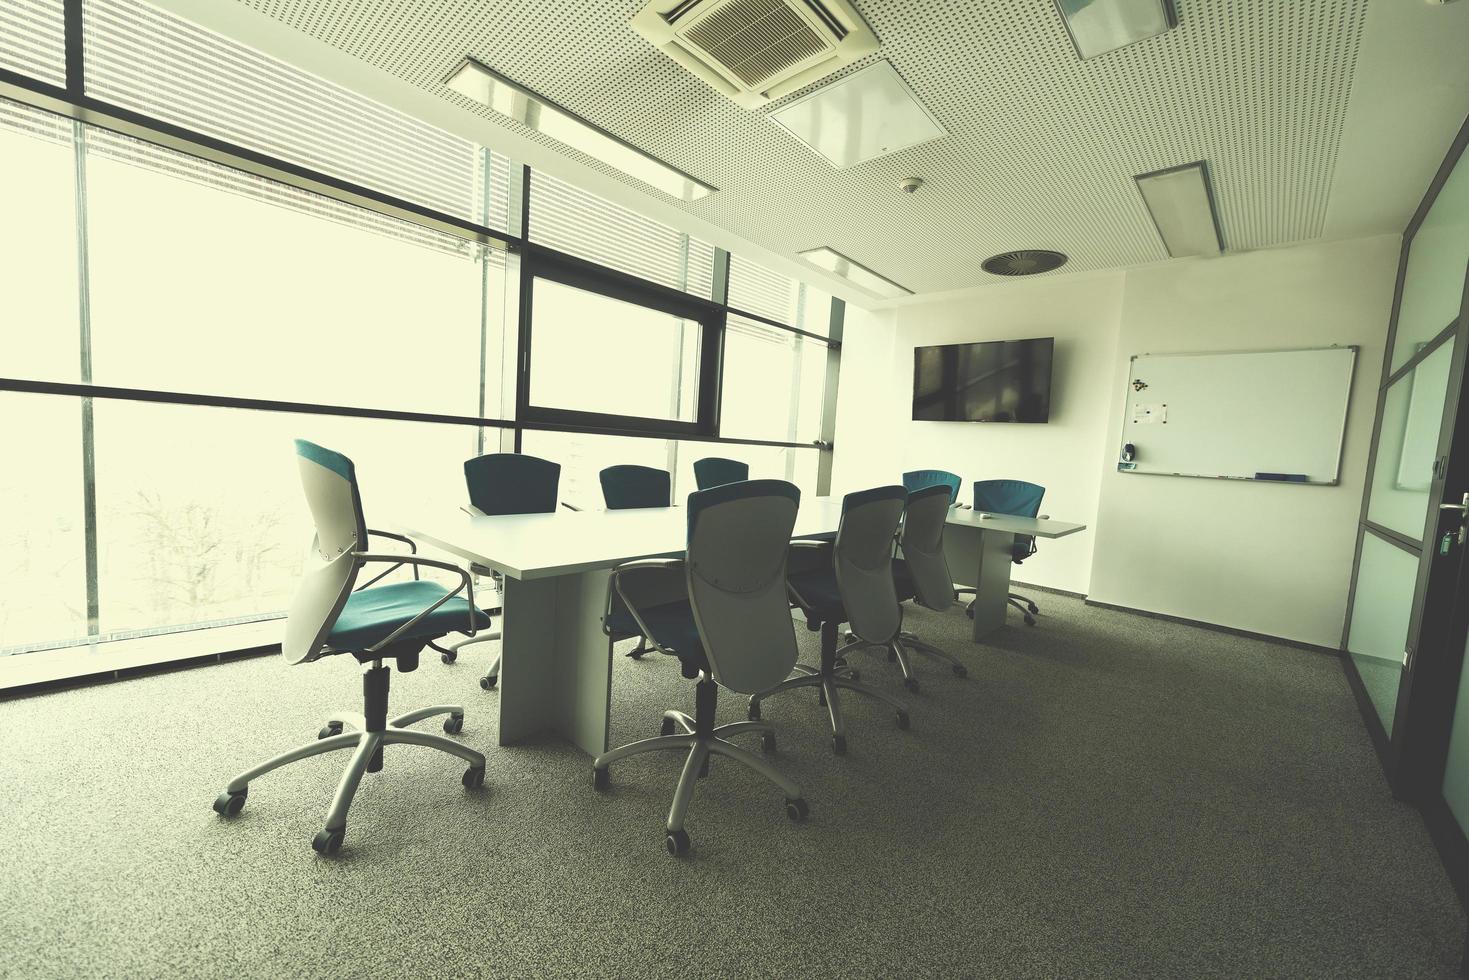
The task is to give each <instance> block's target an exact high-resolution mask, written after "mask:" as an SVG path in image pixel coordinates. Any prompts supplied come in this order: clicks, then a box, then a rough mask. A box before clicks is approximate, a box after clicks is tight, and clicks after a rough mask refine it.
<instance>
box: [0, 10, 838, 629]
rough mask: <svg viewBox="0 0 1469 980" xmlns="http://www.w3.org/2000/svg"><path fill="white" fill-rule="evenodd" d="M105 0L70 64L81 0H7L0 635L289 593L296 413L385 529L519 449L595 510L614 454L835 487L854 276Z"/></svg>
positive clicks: (158, 620) (140, 618) (302, 431)
mask: <svg viewBox="0 0 1469 980" xmlns="http://www.w3.org/2000/svg"><path fill="white" fill-rule="evenodd" d="M81 9H82V13H83V17H82V19H81V24H82V26H81V28H80V30H79V33H80V35H81V36H80V37H79V38H72V39H71V40H73V41H77V42H80V43H81V45H82V48H83V54H84V57H83V58H82V59H80V61H79V62H75V63H74V65H73V68H75V65H76V64H82V65H85V74H86V77H85V79H79V78H70V79H69V78H67V70H68V67H67V64H66V58H65V52H66V50H67V45H66V44H65V43H64V40H65V34H66V30H67V21H66V20H65V19H64V18H63V17H62V7H61V4H60V2H59V0H12V2H10V3H7V4H3V5H0V69H4V70H7V71H10V72H16V73H19V75H20V76H21V81H20V82H19V83H18V84H16V85H14V86H12V89H11V90H12V91H14V92H15V94H16V98H17V99H20V100H21V101H5V100H0V160H3V161H4V164H5V166H4V176H5V180H4V181H0V214H3V215H4V221H3V222H0V269H3V273H0V276H3V279H0V281H3V285H4V289H3V290H0V345H3V349H4V351H5V358H4V362H3V364H0V418H3V420H4V422H5V426H4V431H6V432H7V444H6V448H7V456H6V460H5V462H6V466H5V469H4V472H3V474H0V499H4V501H5V503H6V508H7V510H6V515H7V520H6V521H5V523H4V526H3V527H0V589H3V590H4V592H5V595H7V596H8V597H9V601H7V602H6V603H5V606H4V609H3V610H0V653H15V652H21V651H26V652H29V651H35V650H44V649H50V648H55V647H59V646H66V645H72V644H78V643H90V644H96V643H99V642H101V641H106V640H110V639H120V638H129V637H140V636H151V635H155V634H160V633H166V632H173V631H180V630H189V629H199V628H201V627H213V626H223V625H228V624H239V623H248V622H257V621H261V620H266V619H273V618H277V617H279V616H281V615H282V610H283V609H284V608H285V607H286V605H287V604H288V602H289V599H290V596H291V594H292V592H293V591H294V589H295V587H296V584H297V579H298V575H299V571H300V562H301V557H302V555H303V553H304V550H305V548H306V547H307V545H308V543H309V541H310V536H311V535H310V525H309V520H308V514H307V511H306V508H305V505H304V502H303V501H302V499H301V495H300V488H299V485H298V475H297V472H296V466H295V463H294V458H295V457H294V451H293V447H292V440H293V439H296V438H305V439H310V440H312V441H314V442H318V443H321V444H323V445H327V446H330V447H332V448H334V449H337V450H339V451H341V452H343V453H345V454H346V455H348V456H349V457H351V458H352V459H353V460H354V461H355V462H356V464H357V470H358V474H359V478H360V481H361V487H362V494H363V503H364V506H365V509H366V511H367V516H368V521H369V524H370V525H378V526H381V525H383V524H391V523H392V522H393V521H394V519H395V517H396V516H399V515H406V514H410V513H411V512H413V511H414V510H415V509H417V508H421V507H423V506H424V505H425V501H438V502H453V501H457V500H459V499H461V497H462V494H463V492H464V491H463V469H462V466H463V462H464V461H465V460H466V459H468V458H470V457H472V456H475V455H478V454H480V453H483V452H496V451H502V450H508V449H510V448H512V447H518V449H519V450H520V451H523V452H528V453H534V454H536V455H540V456H544V457H546V458H549V459H553V460H556V461H557V462H559V463H560V464H561V466H562V484H561V495H562V499H563V500H565V501H567V502H568V503H571V504H573V505H575V506H577V507H580V508H583V509H587V508H597V507H600V506H601V505H602V495H601V487H600V483H599V479H598V475H599V473H600V471H601V470H602V469H603V468H605V467H607V466H611V465H614V464H618V463H640V464H643V465H647V466H656V467H659V468H661V469H666V470H668V471H669V472H670V473H671V474H672V477H673V495H674V503H675V504H676V503H679V502H680V501H681V500H682V499H683V498H685V497H686V496H687V494H689V493H690V492H692V491H693V490H694V489H695V482H694V477H693V472H692V467H693V463H694V461H695V460H697V459H699V458H701V457H703V456H725V457H732V458H735V459H742V460H744V461H746V462H748V463H749V464H750V467H751V475H752V476H755V477H778V478H783V479H788V480H792V481H794V482H796V483H797V484H798V485H800V486H801V487H802V489H803V490H804V491H805V492H806V493H808V494H809V493H816V492H818V490H819V489H820V488H819V486H818V482H819V478H820V477H819V474H820V473H821V471H822V467H821V465H820V462H821V459H822V453H823V452H825V451H828V449H829V447H823V446H821V445H819V444H818V443H817V442H816V440H817V439H819V438H820V434H821V432H822V431H823V425H822V422H823V420H822V412H823V405H824V404H825V399H824V387H825V378H826V374H827V371H828V365H829V362H830V361H831V358H832V354H831V350H832V349H834V345H832V344H831V343H830V342H829V341H828V340H827V324H828V323H829V322H830V321H831V318H832V302H833V301H832V299H831V297H830V296H828V295H826V294H823V293H820V292H819V291H816V290H813V289H811V288H810V287H809V286H807V285H806V284H804V283H801V282H799V281H797V280H793V279H790V278H788V277H783V276H780V275H778V274H776V273H774V272H771V271H770V270H767V269H763V268H762V267H760V266H758V265H754V264H751V263H745V262H743V261H742V260H740V259H739V258H738V257H733V258H732V257H731V256H729V254H728V253H726V252H723V251H721V250H719V249H716V248H715V247H714V246H713V245H711V244H710V243H708V242H705V241H701V240H700V239H698V238H697V237H694V236H691V235H689V234H687V233H685V232H682V231H679V230H678V229H676V228H673V227H671V226H669V225H667V224H665V223H663V222H661V221H658V220H656V219H653V218H649V217H647V216H645V215H641V214H638V213H637V212H636V211H634V210H632V209H629V208H627V207H624V206H622V205H618V204H614V203H612V202H610V201H607V200H605V199H603V198H601V197H599V196H597V195H595V194H591V193H588V192H587V191H584V190H582V189H579V188H577V187H574V186H572V185H571V184H569V183H567V182H565V181H563V180H559V179H557V178H554V177H551V176H548V175H545V174H541V173H529V172H528V171H526V170H525V169H524V168H523V167H520V166H517V165H514V164H512V163H511V162H510V161H508V160H506V159H505V158H504V157H501V156H499V155H497V154H495V153H492V152H490V151H489V150H487V149H486V148H484V147H480V146H477V145H475V144H474V143H472V142H470V141H467V140H465V139H462V138H460V137H458V136H455V135H452V134H450V133H446V132H443V131H440V130H438V129H436V128H434V127H433V126H430V125H428V124H426V123H424V122H422V121H420V120H417V119H413V118H410V117H408V116H405V115H403V114H402V113H399V112H397V111H395V110H392V109H389V108H386V107H383V106H381V105H378V104H376V103H374V102H372V101H371V100H370V99H367V98H364V97H362V96H360V95H357V94H355V93H353V92H350V91H347V90H345V89H342V88H341V87H339V86H336V85H334V84H332V83H329V82H327V81H324V80H322V79H320V78H318V77H316V76H314V75H312V74H310V73H308V72H305V71H302V70H299V69H297V68H295V67H292V66H290V65H287V64H284V63H282V62H281V61H279V60H277V59H275V58H272V57H269V56H267V55H264V54H261V53H260V52H258V51H254V50H252V49H250V48H249V47H247V46H244V45H242V44H239V43H236V42H234V41H231V40H228V39H224V38H221V37H218V36H217V35H214V34H212V33H210V32H209V31H206V30H203V29H201V28H199V27H198V26H196V25H194V24H191V23H190V22H188V21H187V20H184V19H182V18H180V17H178V16H177V15H175V14H173V13H170V12H165V11H162V10H159V9H157V8H154V7H152V6H149V5H147V4H145V3H142V2H139V0H83V2H82V5H81ZM70 23H71V25H72V27H73V28H75V27H76V22H75V21H72V22H70ZM31 79H33V80H34V81H30V80H31ZM82 82H84V83H85V94H86V97H87V99H88V100H89V101H87V102H86V103H85V108H84V111H83V107H82V106H79V105H74V106H71V108H70V109H69V110H66V107H65V105H63V106H62V109H63V110H65V111H66V112H70V115H68V114H65V112H63V113H62V114H58V113H57V112H56V111H55V110H56V109H57V89H58V88H65V89H67V90H68V91H76V90H77V89H78V87H79V83H82ZM68 83H69V84H68ZM28 92H29V93H30V94H29V95H27V93H28ZM521 188H526V189H528V191H529V199H528V202H527V205H528V207H527V219H526V222H525V227H524V228H521V227H519V226H520V224H521V222H520V221H519V220H514V221H512V220H510V218H511V214H510V208H511V206H512V205H511V201H512V200H516V201H518V199H519V196H520V195H519V193H518V192H519V190H520V189H521ZM512 190H513V191H515V193H512ZM510 228H515V229H516V234H511V233H509V232H508V231H507V229H510ZM727 299H728V303H726V300H727ZM736 300H738V302H736ZM735 306H738V307H740V308H742V309H743V310H744V312H743V313H739V312H734V311H732V309H731V308H732V307H735ZM522 344H524V345H525V346H524V349H522ZM379 544H380V543H379V542H377V541H376V540H374V542H373V545H374V547H377V546H379ZM382 546H383V547H390V545H388V544H387V543H382ZM421 550H424V551H430V549H427V548H424V549H421ZM430 553H431V552H430ZM443 557H450V556H443ZM451 560H452V558H451ZM435 575H436V576H437V575H438V573H435ZM446 580H447V579H446ZM194 649H196V650H197V651H198V652H206V651H208V649H209V647H208V643H207V641H206V642H204V643H201V644H199V645H198V646H196V647H194Z"/></svg>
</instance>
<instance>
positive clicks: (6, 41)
mask: <svg viewBox="0 0 1469 980" xmlns="http://www.w3.org/2000/svg"><path fill="white" fill-rule="evenodd" d="M62 20H63V18H62V12H61V0H5V2H4V3H0V68H8V69H9V70H11V71H18V72H20V73H21V74H22V75H29V76H31V77H32V78H37V79H40V80H41V81H43V82H48V83H50V84H51V85H58V86H59V85H65V84H66V37H65V32H64V30H63V27H62Z"/></svg>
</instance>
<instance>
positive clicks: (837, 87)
mask: <svg viewBox="0 0 1469 980" xmlns="http://www.w3.org/2000/svg"><path fill="white" fill-rule="evenodd" d="M769 118H770V120H771V121H772V122H774V123H775V124H776V125H777V126H779V127H780V128H782V129H784V130H785V131H786V132H788V133H790V134H791V135H792V136H794V137H795V138H796V139H798V140H800V141H801V142H802V143H804V144H806V145H807V146H808V147H810V148H811V149H812V150H814V151H816V152H817V153H818V154H820V155H821V156H823V157H825V158H826V159H827V161H828V162H829V163H830V164H831V165H832V166H833V167H836V168H837V169H842V168H844V167H850V166H853V165H854V164H858V163H862V162H864V161H866V160H871V159H873V158H875V157H880V156H886V155H887V154H889V153H896V152H898V151H899V150H903V149H907V148H908V147H910V146H917V145H918V144H919V143H927V142H928V141H929V140H932V139H937V138H939V137H940V136H945V135H947V134H946V133H945V131H944V127H942V126H940V125H939V123H938V120H937V119H935V118H934V117H933V116H932V114H930V113H929V111H928V110H927V109H925V108H924V107H923V105H922V104H921V103H920V102H919V101H918V98H917V96H915V95H914V94H913V90H912V89H910V88H908V85H907V83H905V82H904V81H903V79H902V78H901V77H899V75H898V73H897V71H895V70H894V69H893V66H892V65H890V64H888V63H887V62H886V61H879V62H875V63H874V64H871V65H869V66H867V67H866V68H863V69H862V70H861V71H855V72H853V73H852V74H850V75H847V76H845V77H844V78H841V79H838V80H837V81H835V82H832V83H831V84H830V85H824V86H822V87H821V88H819V89H817V90H816V91H814V92H812V93H811V94H810V95H807V96H804V97H802V98H799V99H797V100H796V101H794V102H790V103H787V104H786V105H783V106H781V107H780V108H779V109H776V110H775V111H774V112H772V113H770V117H769Z"/></svg>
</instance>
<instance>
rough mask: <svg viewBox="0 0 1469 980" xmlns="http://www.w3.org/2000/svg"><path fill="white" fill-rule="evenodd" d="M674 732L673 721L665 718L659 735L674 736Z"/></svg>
mask: <svg viewBox="0 0 1469 980" xmlns="http://www.w3.org/2000/svg"><path fill="white" fill-rule="evenodd" d="M673 731H674V729H673V719H672V718H664V719H663V725H662V727H660V728H659V729H658V734H659V735H672V734H673Z"/></svg>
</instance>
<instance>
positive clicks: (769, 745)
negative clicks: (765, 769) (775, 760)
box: [760, 732, 775, 755]
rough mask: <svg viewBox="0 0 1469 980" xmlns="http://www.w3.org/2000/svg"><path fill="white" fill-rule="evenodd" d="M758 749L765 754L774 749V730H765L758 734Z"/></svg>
mask: <svg viewBox="0 0 1469 980" xmlns="http://www.w3.org/2000/svg"><path fill="white" fill-rule="evenodd" d="M760 751H762V752H764V753H765V754H766V755H769V754H771V753H772V752H774V751H775V732H766V733H765V734H763V735H761V736H760Z"/></svg>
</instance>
